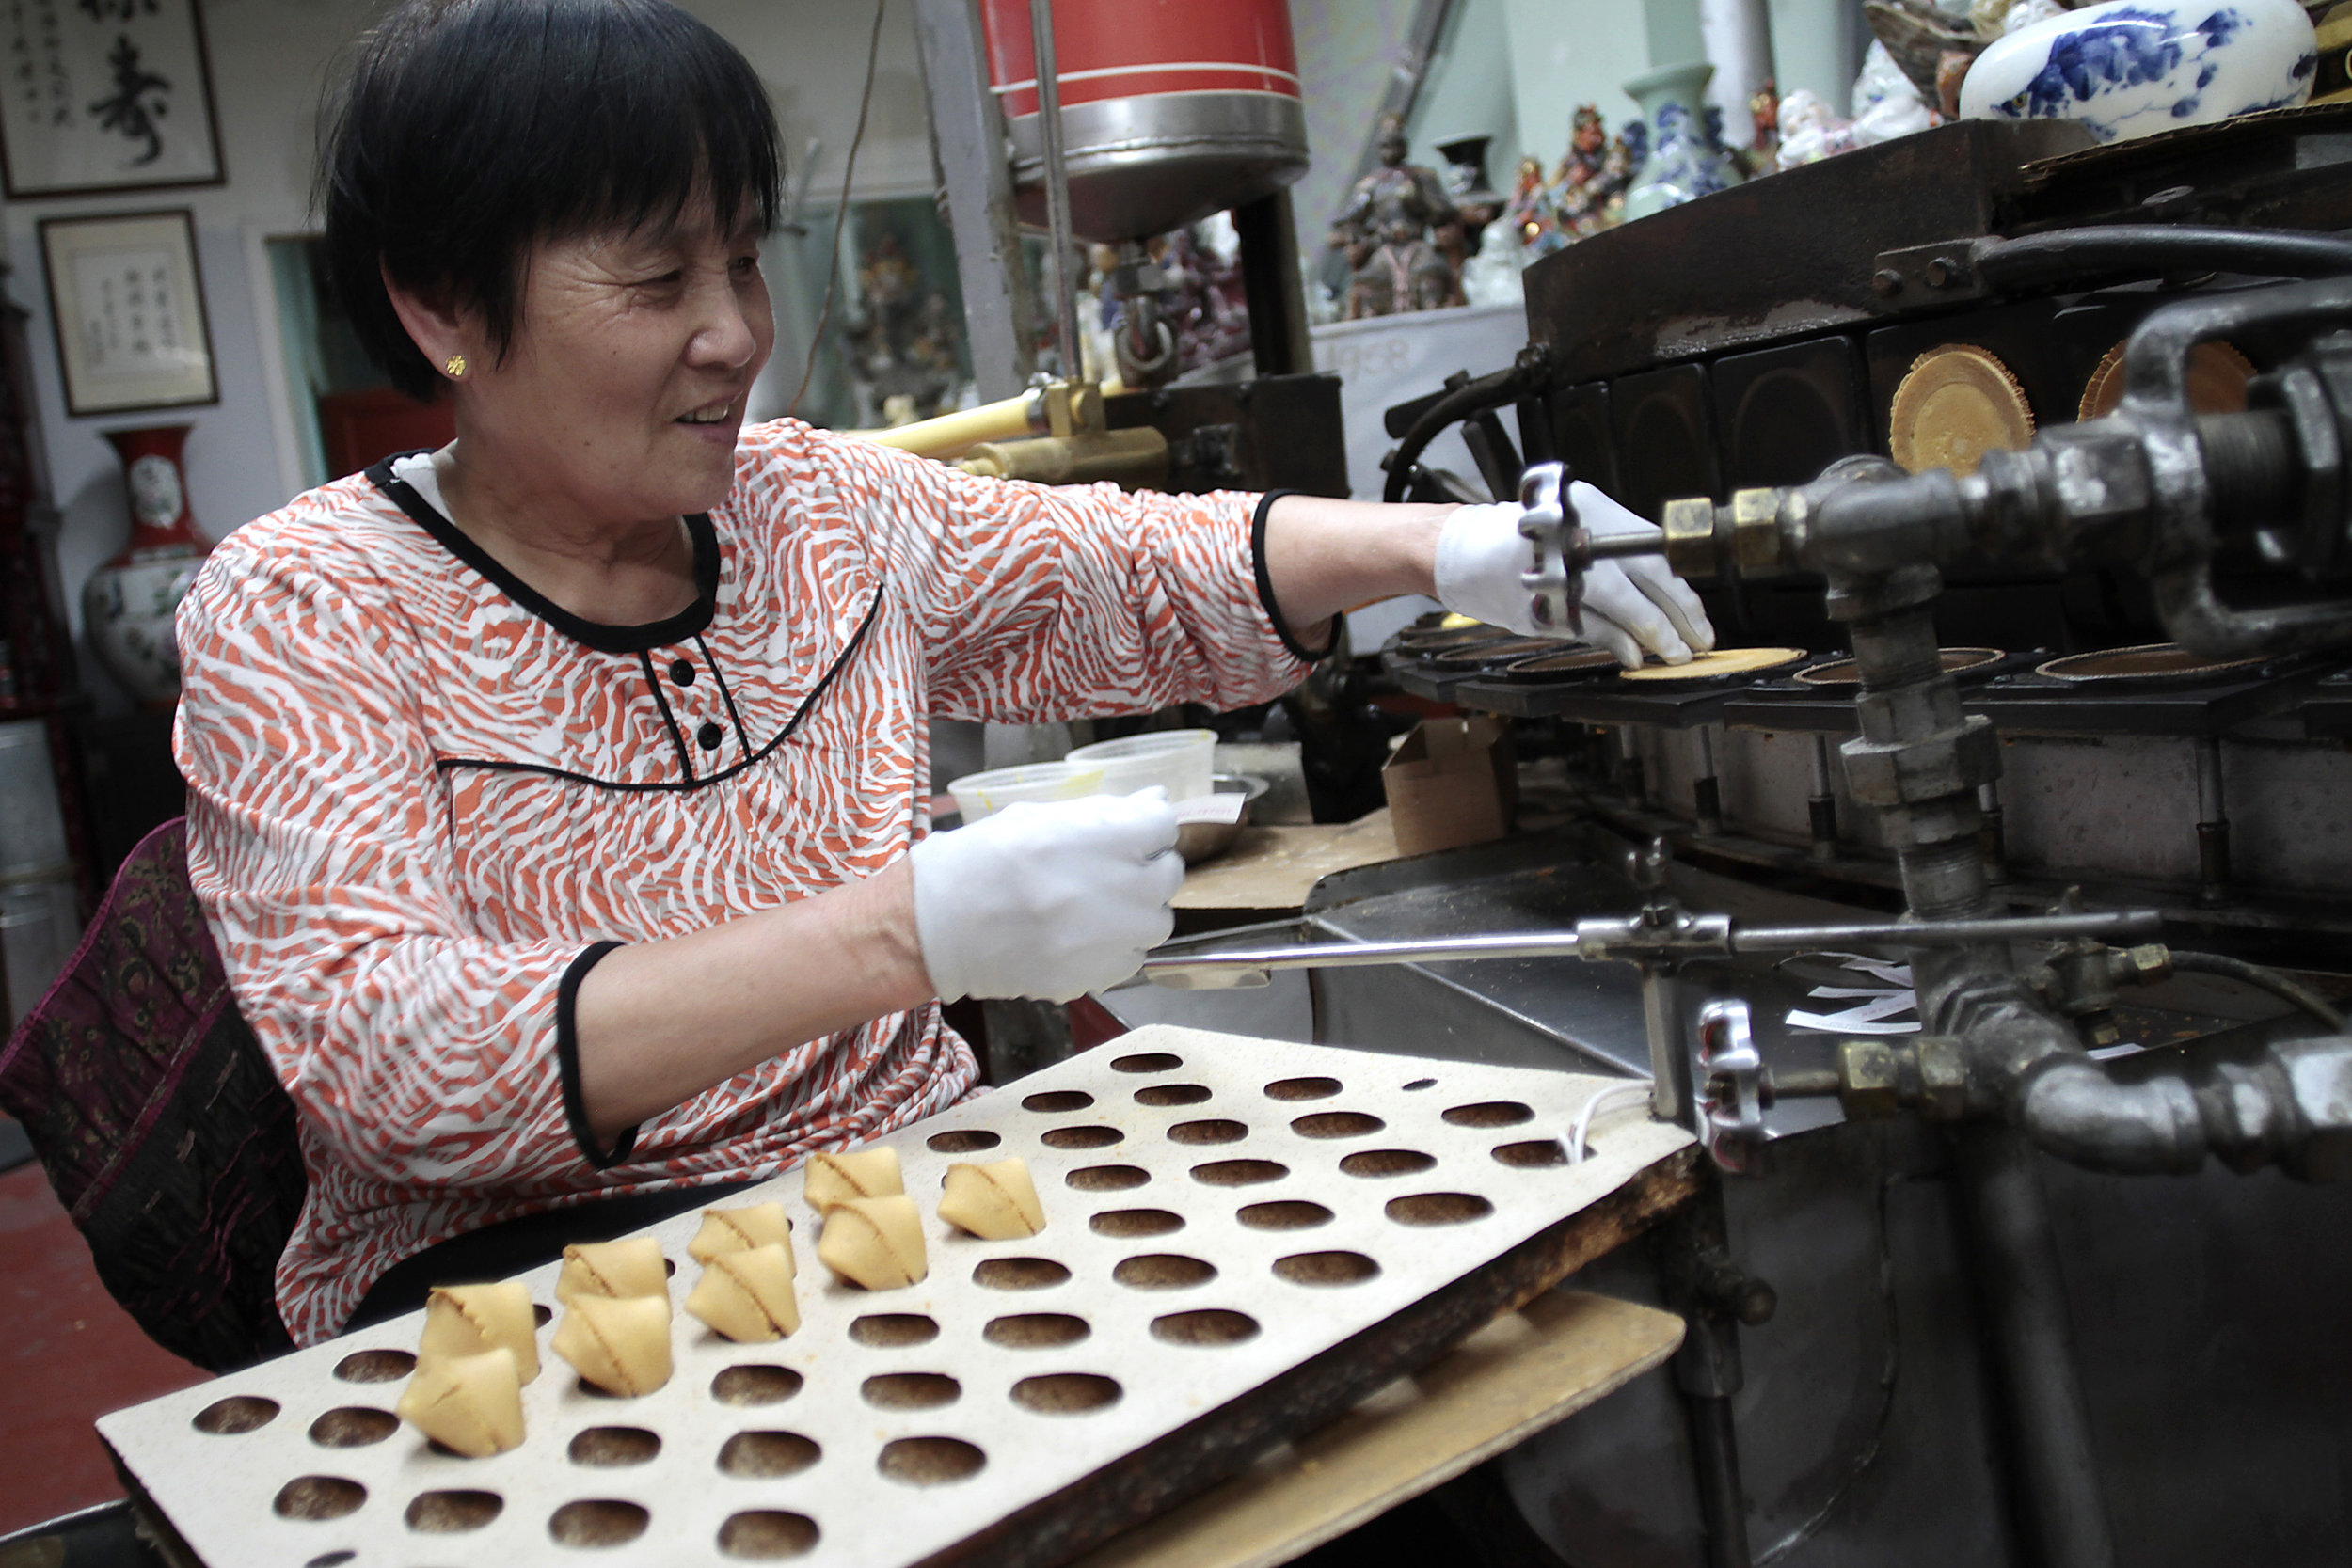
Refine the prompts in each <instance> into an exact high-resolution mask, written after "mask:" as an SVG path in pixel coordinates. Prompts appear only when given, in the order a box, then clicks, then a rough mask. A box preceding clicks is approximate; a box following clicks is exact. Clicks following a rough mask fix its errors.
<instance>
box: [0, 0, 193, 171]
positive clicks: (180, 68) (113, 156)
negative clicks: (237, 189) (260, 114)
mask: <svg viewBox="0 0 2352 1568" xmlns="http://www.w3.org/2000/svg"><path fill="white" fill-rule="evenodd" d="M0 56H4V57H0V171H4V172H5V174H6V177H7V187H8V196H9V198H10V199H12V200H17V201H24V200H27V199H30V198H36V197H52V196H92V195H97V194H100V193H102V192H108V191H143V190H164V189H169V188H171V187H174V186H180V185H217V184H219V183H221V182H222V181H223V179H224V178H225V174H224V172H223V170H222V168H221V162H220V128H219V125H218V123H217V121H216V119H215V115H214V111H213V79H212V68H211V64H210V62H209V61H208V60H207V59H206V57H205V53H204V22H203V17H202V15H201V13H200V12H199V10H198V8H197V0H8V4H7V5H6V6H4V7H0Z"/></svg>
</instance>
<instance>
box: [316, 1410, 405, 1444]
mask: <svg viewBox="0 0 2352 1568" xmlns="http://www.w3.org/2000/svg"><path fill="white" fill-rule="evenodd" d="M399 1430H400V1418H399V1417H397V1416H395V1415H393V1414H392V1413H391V1412H390V1411H389V1410H370V1409H368V1408H367V1407H366V1406H364V1405H358V1404H346V1405H343V1406H342V1407H341V1408H340V1409H335V1410H330V1411H328V1412H326V1414H325V1415H323V1416H321V1417H320V1418H318V1419H317V1420H315V1421H312V1422H311V1423H310V1441H311V1442H313V1443H316V1444H317V1445H318V1446H319V1447H320V1448H322V1449H364V1448H366V1447H367V1446H368V1445H369V1444H371V1443H381V1442H382V1441H384V1439H385V1438H387V1437H389V1436H390V1435H391V1434H392V1433H395V1432H398V1431H399Z"/></svg>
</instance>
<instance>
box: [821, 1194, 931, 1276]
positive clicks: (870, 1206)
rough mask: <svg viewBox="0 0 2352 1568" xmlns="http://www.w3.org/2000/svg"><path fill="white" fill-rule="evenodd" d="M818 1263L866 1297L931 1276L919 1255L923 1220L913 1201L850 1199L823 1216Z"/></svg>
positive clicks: (923, 1259) (894, 1198)
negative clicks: (864, 1292)
mask: <svg viewBox="0 0 2352 1568" xmlns="http://www.w3.org/2000/svg"><path fill="white" fill-rule="evenodd" d="M817 1260H818V1262H820V1263H822V1264H824V1265H825V1267H827V1268H829V1269H831V1270H832V1271H833V1272H834V1273H835V1274H837V1275H840V1276H841V1277H842V1278H844V1279H846V1280H848V1281H849V1282H850V1284H852V1285H862V1286H864V1287H865V1288H866V1290H869V1291H895V1290H897V1289H898V1288H899V1287H900V1286H902V1285H912V1284H914V1282H915V1281H916V1280H918V1279H920V1278H922V1277H923V1276H924V1275H926V1274H929V1273H930V1262H929V1261H928V1260H927V1259H925V1257H924V1253H923V1216H922V1214H921V1213H920V1212H918V1211H917V1210H916V1209H915V1207H914V1199H913V1198H911V1197H908V1196H905V1195H904V1194H898V1195H895V1196H889V1197H853V1198H849V1199H846V1200H844V1201H842V1202H840V1203H836V1204H834V1206H833V1207H832V1208H830V1209H828V1210H826V1211H825V1233H824V1235H823V1236H822V1237H820V1238H819V1239H818V1243H817Z"/></svg>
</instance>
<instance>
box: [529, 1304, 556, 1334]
mask: <svg viewBox="0 0 2352 1568" xmlns="http://www.w3.org/2000/svg"><path fill="white" fill-rule="evenodd" d="M554 1321H555V1313H554V1310H553V1309H552V1308H549V1307H542V1306H540V1305H539V1304H538V1303H537V1302H535V1301H534V1302H532V1304H531V1326H532V1327H533V1328H545V1327H547V1326H548V1324H549V1323H553V1322H554Z"/></svg>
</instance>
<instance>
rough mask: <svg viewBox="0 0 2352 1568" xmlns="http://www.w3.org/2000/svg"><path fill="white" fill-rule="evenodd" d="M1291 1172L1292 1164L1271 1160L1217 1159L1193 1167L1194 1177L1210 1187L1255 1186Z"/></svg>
mask: <svg viewBox="0 0 2352 1568" xmlns="http://www.w3.org/2000/svg"><path fill="white" fill-rule="evenodd" d="M1290 1173H1291V1168H1290V1166H1288V1165H1278V1164H1275V1163H1274V1162H1273V1161H1271V1160H1216V1161H1213V1162H1211V1163H1210V1164H1205V1165H1195V1166H1193V1167H1192V1179H1193V1180H1195V1181H1198V1182H1200V1183H1201V1184H1202V1185H1203V1186H1209V1187H1249V1186H1255V1185H1256V1184H1257V1183H1259V1182H1261V1181H1279V1180H1281V1179H1282V1178H1284V1177H1285V1176H1288V1175H1289V1174H1290Z"/></svg>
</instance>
